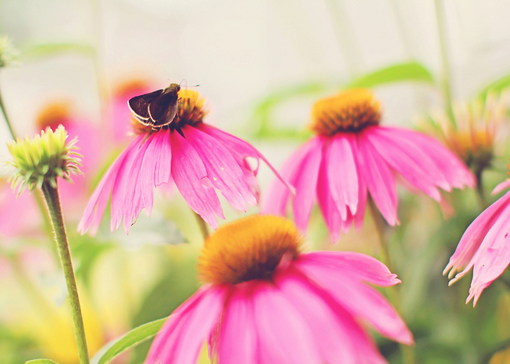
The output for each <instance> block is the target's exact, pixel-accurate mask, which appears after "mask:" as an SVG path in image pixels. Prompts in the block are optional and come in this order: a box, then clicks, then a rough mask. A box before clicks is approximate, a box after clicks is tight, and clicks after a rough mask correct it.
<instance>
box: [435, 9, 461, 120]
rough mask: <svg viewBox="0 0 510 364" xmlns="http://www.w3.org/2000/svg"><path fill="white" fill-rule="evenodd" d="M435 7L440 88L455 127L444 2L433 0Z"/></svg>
mask: <svg viewBox="0 0 510 364" xmlns="http://www.w3.org/2000/svg"><path fill="white" fill-rule="evenodd" d="M434 5H435V9H436V20H437V31H438V34H439V45H440V47H441V64H442V73H443V74H442V77H441V88H442V92H443V99H444V103H445V108H446V110H447V113H448V116H449V119H450V122H451V123H452V125H453V127H454V128H455V129H457V122H456V120H455V115H454V113H453V108H452V105H453V104H452V87H451V65H450V58H449V55H448V39H447V34H446V17H445V13H444V4H443V2H442V0H434Z"/></svg>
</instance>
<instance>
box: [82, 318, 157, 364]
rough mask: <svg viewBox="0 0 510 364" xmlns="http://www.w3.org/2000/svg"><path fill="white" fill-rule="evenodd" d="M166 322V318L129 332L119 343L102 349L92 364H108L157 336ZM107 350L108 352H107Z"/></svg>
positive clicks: (110, 344) (116, 342)
mask: <svg viewBox="0 0 510 364" xmlns="http://www.w3.org/2000/svg"><path fill="white" fill-rule="evenodd" d="M165 321H166V317H165V318H162V319H159V320H156V321H152V322H149V323H147V324H144V325H142V326H138V327H137V328H135V329H133V330H131V331H129V332H128V333H127V334H125V335H124V336H122V337H121V338H119V339H118V340H117V341H115V342H113V344H112V343H109V344H108V345H107V349H106V347H105V348H103V349H101V350H100V351H99V353H98V354H97V355H96V356H95V357H94V358H93V359H92V361H91V363H92V364H96V363H97V364H106V363H108V362H109V361H110V360H112V359H113V358H115V357H116V356H117V355H119V354H120V353H122V352H123V351H125V350H127V349H129V348H131V347H133V346H136V345H138V344H140V343H141V342H143V341H145V340H147V339H150V338H151V337H153V336H155V335H156V334H157V333H158V331H159V329H160V328H161V326H163V324H164V323H165ZM105 349H106V350H105Z"/></svg>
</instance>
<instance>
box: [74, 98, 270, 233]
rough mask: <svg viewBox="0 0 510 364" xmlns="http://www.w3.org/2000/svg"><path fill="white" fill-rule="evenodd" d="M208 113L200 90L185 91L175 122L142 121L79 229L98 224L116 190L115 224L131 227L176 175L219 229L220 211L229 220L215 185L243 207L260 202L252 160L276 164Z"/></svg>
mask: <svg viewBox="0 0 510 364" xmlns="http://www.w3.org/2000/svg"><path fill="white" fill-rule="evenodd" d="M205 114H206V111H205V110H204V100H203V99H202V98H200V97H199V95H198V93H197V92H195V91H191V90H181V91H180V92H179V102H178V111H177V114H176V116H175V118H174V120H173V121H172V122H171V123H170V124H169V125H167V126H164V127H162V128H159V129H157V130H153V129H151V127H145V126H143V125H141V124H138V123H136V124H135V132H136V133H137V134H138V135H137V136H136V137H135V139H134V140H133V141H132V142H131V143H130V144H129V145H128V147H127V148H126V149H125V150H124V151H123V152H122V154H121V155H120V156H119V157H118V158H117V160H115V162H114V163H113V165H112V166H111V167H110V169H109V170H108V171H107V172H106V174H105V175H104V177H103V179H102V180H101V182H100V183H99V185H98V186H97V188H96V190H95V191H94V194H93V195H92V197H91V199H90V201H89V203H88V205H87V208H86V209H85V212H84V214H83V218H82V220H81V222H80V225H79V227H78V230H79V231H80V232H82V233H84V232H86V231H87V230H88V229H89V228H91V227H92V229H93V230H94V231H95V230H96V229H97V228H98V226H99V223H100V221H101V218H102V216H103V213H104V211H105V209H106V205H107V204H108V200H109V199H110V195H111V229H112V231H113V230H114V229H118V228H119V226H120V223H121V221H122V219H124V229H125V230H126V232H128V231H129V228H130V226H131V224H132V223H133V221H134V220H135V219H136V217H137V216H138V214H139V213H140V211H141V210H142V209H144V208H145V210H146V213H147V214H148V215H150V213H151V209H152V205H153V188H154V187H156V186H159V185H161V184H163V183H166V182H168V181H169V180H170V178H172V179H173V181H174V182H175V184H176V186H177V188H178V189H179V191H180V192H181V194H182V196H183V197H184V199H185V200H186V202H187V203H188V205H189V206H190V207H191V209H192V210H193V211H195V212H196V213H197V214H199V215H200V216H201V217H202V218H203V219H204V220H205V221H206V222H207V223H208V224H209V225H211V227H213V228H214V229H216V228H217V226H218V222H217V221H216V215H217V216H219V217H221V218H222V219H224V216H223V210H222V208H221V205H220V201H219V199H218V196H217V195H216V191H215V189H218V190H220V192H221V193H222V195H223V196H224V197H225V199H226V200H227V201H228V202H229V203H230V204H231V205H232V206H233V207H234V208H236V209H238V210H241V211H246V208H247V206H248V205H256V204H257V202H258V184H257V181H256V179H255V176H256V174H257V171H258V167H257V168H256V169H252V167H251V166H250V165H249V163H248V161H247V160H246V159H247V158H248V157H252V158H255V159H256V160H257V161H259V160H260V159H262V160H264V161H265V162H266V163H267V164H268V165H269V167H271V165H270V164H269V162H267V160H266V159H265V158H264V157H263V156H262V155H261V154H260V153H259V152H258V151H257V150H256V149H255V148H254V147H253V146H251V145H250V144H249V143H247V142H245V141H243V140H241V139H238V138H236V137H235V136H233V135H230V134H228V133H225V132H223V131H221V130H219V129H216V128H214V127H212V126H210V125H207V124H205V123H204V122H203V117H204V116H205ZM271 168H272V167H271ZM275 173H276V171H275Z"/></svg>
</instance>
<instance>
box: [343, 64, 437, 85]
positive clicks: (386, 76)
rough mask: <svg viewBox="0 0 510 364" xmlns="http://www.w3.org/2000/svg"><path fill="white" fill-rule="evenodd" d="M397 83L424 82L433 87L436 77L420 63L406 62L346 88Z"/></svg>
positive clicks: (361, 77) (358, 80) (351, 83)
mask: <svg viewBox="0 0 510 364" xmlns="http://www.w3.org/2000/svg"><path fill="white" fill-rule="evenodd" d="M397 82H423V83H428V84H431V85H433V84H434V76H432V73H431V72H430V71H429V70H428V69H427V68H425V66H423V65H422V64H420V63H418V62H414V61H413V62H405V63H398V64H394V65H391V66H387V67H384V68H381V69H378V70H376V71H373V72H370V73H367V74H365V75H363V76H360V77H358V78H357V79H355V80H354V81H352V82H350V83H348V84H347V85H346V86H345V87H344V88H372V87H376V86H383V85H388V84H391V83H397Z"/></svg>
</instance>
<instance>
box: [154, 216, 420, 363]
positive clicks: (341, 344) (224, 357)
mask: <svg viewBox="0 0 510 364" xmlns="http://www.w3.org/2000/svg"><path fill="white" fill-rule="evenodd" d="M301 240H302V238H301V235H300V233H299V232H298V231H297V229H296V228H295V227H294V225H293V224H292V222H290V221H289V220H286V219H284V218H281V217H276V216H270V215H266V216H258V215H252V216H248V217H246V218H244V219H241V220H237V221H234V222H232V223H230V224H227V225H223V226H222V227H220V228H219V229H218V231H217V232H216V233H215V234H213V235H212V236H210V237H209V238H208V239H207V240H206V242H205V244H204V248H203V250H202V254H201V256H200V258H199V266H198V268H199V272H200V275H201V277H202V279H203V280H204V281H205V282H207V284H205V285H204V286H202V287H201V288H200V289H199V290H198V292H196V293H195V294H194V295H193V296H192V297H191V298H189V299H188V300H187V301H186V302H185V303H184V304H182V305H181V306H180V307H179V308H177V310H176V311H175V312H174V313H173V314H172V315H171V316H170V317H169V318H168V320H167V322H166V323H165V325H164V326H163V327H162V329H161V330H160V332H159V333H158V335H157V336H156V338H155V340H154V342H153V344H152V347H151V349H150V351H149V354H148V356H147V359H146V360H145V364H173V363H175V364H177V363H178V364H194V363H195V362H196V360H197V356H198V354H199V351H200V349H201V347H202V345H203V343H204V342H205V341H206V340H207V341H208V344H209V353H210V356H211V359H217V360H218V362H219V363H222V364H238V363H258V364H269V363H271V364H272V363H280V364H284V363H292V364H297V363H303V364H305V363H306V364H322V363H328V364H335V363H338V364H340V363H341V364H346V363H385V360H384V359H383V357H382V356H381V355H380V353H379V352H378V351H377V348H376V346H375V345H374V343H373V342H372V340H371V339H370V337H369V335H368V334H367V332H366V330H365V328H364V327H363V326H362V325H361V322H363V323H364V324H367V325H368V326H370V327H372V328H373V329H375V330H377V331H378V332H380V333H381V334H382V335H384V336H386V337H389V338H390V339H393V340H396V341H398V342H401V343H404V344H408V345H409V344H412V343H413V338H412V335H411V333H410V332H409V330H408V328H407V327H406V325H405V323H404V322H403V321H402V319H401V318H400V317H399V315H398V314H397V312H396V311H395V310H394V308H393V307H392V306H391V305H390V304H389V303H388V302H387V300H386V299H385V298H384V296H383V295H382V294H381V293H379V292H378V291H377V290H376V289H375V288H373V287H372V286H371V285H370V284H373V285H378V286H391V285H394V284H397V283H400V280H399V279H397V278H396V275H395V274H391V272H390V271H389V270H388V268H387V267H386V266H385V265H384V264H382V263H381V262H379V261H378V260H376V259H374V258H371V257H369V256H367V255H364V254H360V253H348V252H332V251H330V252H313V253H302V252H301V247H300V245H301Z"/></svg>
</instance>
